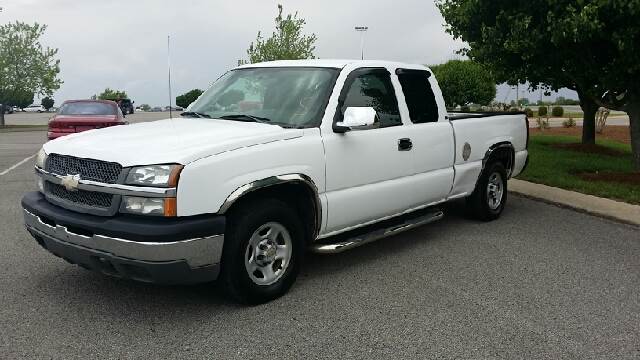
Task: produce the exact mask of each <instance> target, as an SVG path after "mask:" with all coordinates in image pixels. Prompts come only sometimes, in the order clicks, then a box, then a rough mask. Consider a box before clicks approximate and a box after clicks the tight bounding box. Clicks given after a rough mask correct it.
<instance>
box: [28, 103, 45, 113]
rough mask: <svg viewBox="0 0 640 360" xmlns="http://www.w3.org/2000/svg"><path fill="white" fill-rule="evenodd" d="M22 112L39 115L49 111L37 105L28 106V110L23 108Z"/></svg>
mask: <svg viewBox="0 0 640 360" xmlns="http://www.w3.org/2000/svg"><path fill="white" fill-rule="evenodd" d="M22 111H24V112H38V113H42V112H45V111H47V110H46V109H45V108H44V106H42V105H36V104H33V105H29V106H27V107H26V108H22Z"/></svg>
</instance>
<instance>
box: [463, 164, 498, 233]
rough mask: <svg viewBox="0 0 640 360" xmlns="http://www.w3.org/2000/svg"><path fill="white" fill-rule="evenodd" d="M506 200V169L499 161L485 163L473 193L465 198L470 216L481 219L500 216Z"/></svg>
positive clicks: (491, 218) (492, 218) (485, 219)
mask: <svg viewBox="0 0 640 360" xmlns="http://www.w3.org/2000/svg"><path fill="white" fill-rule="evenodd" d="M506 202H507V171H506V170H505V168H504V166H503V165H502V164H501V163H499V162H492V163H489V164H487V166H486V167H485V169H484V171H483V172H482V174H480V178H479V179H478V184H477V185H476V188H475V190H474V191H473V194H471V196H469V197H468V198H467V206H468V209H469V212H470V214H471V216H473V217H474V218H476V219H479V220H483V221H491V220H495V219H497V218H498V217H500V214H502V211H503V210H504V207H505V205H506Z"/></svg>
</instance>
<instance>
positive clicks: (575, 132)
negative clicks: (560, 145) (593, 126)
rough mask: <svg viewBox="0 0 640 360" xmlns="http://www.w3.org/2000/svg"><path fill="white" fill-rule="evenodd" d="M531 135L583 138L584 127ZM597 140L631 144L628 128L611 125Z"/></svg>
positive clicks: (536, 130) (545, 131) (537, 131)
mask: <svg viewBox="0 0 640 360" xmlns="http://www.w3.org/2000/svg"><path fill="white" fill-rule="evenodd" d="M529 131H530V133H531V134H547V135H569V136H582V126H576V127H571V128H563V127H559V128H555V127H554V128H550V129H546V130H544V131H540V129H529ZM596 139H609V140H614V141H619V142H623V143H625V144H631V134H629V127H628V126H621V125H609V126H606V127H605V128H604V131H603V133H602V134H598V133H596Z"/></svg>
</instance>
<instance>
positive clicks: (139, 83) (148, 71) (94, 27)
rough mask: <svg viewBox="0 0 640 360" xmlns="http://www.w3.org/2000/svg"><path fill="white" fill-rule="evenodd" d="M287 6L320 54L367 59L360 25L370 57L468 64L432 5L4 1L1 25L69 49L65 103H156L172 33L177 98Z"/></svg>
mask: <svg viewBox="0 0 640 360" xmlns="http://www.w3.org/2000/svg"><path fill="white" fill-rule="evenodd" d="M278 3H281V4H283V5H284V9H285V13H287V12H292V13H293V12H296V11H297V12H298V13H299V14H300V15H301V16H302V17H303V18H305V19H306V21H307V25H306V27H305V32H307V33H315V34H316V35H317V36H318V41H317V44H316V45H317V49H316V56H318V57H320V58H325V59H327V58H341V59H343V58H359V57H360V37H359V36H360V35H359V34H358V33H356V32H355V31H354V29H353V28H354V26H356V25H364V26H368V27H369V31H368V32H367V33H366V40H365V58H368V59H383V60H397V61H403V62H410V63H420V64H437V63H441V62H445V61H447V60H449V59H455V58H458V56H457V55H456V54H455V50H457V49H459V48H461V47H462V46H463V45H464V44H462V43H461V42H458V41H454V40H453V39H452V37H451V36H450V35H448V34H447V33H446V32H445V31H444V27H443V24H444V20H443V19H442V17H441V16H440V13H439V12H438V10H437V8H436V7H435V5H434V2H433V1H430V0H395V1H394V0H377V1H365V0H340V1H338V0H322V1H318V0H315V1H314V0H279V1H272V0H246V1H221V0H218V1H216V0H180V1H165V0H109V1H106V0H0V7H2V8H3V11H2V12H1V13H0V23H7V22H12V21H15V20H20V21H25V22H30V23H31V22H34V21H37V22H39V23H42V24H47V25H48V26H49V28H48V29H47V32H46V36H45V38H44V40H43V42H44V44H45V45H46V46H50V47H57V48H59V59H60V61H61V77H62V79H63V80H64V84H63V85H62V87H61V88H60V90H58V91H57V92H56V94H55V96H54V98H55V99H56V102H57V103H58V104H59V103H61V102H62V101H63V100H66V99H78V98H87V97H90V96H91V95H93V94H96V93H99V92H101V91H102V90H103V89H104V88H105V87H111V88H114V89H123V90H125V91H127V93H128V94H129V96H130V97H131V98H132V99H133V100H135V101H136V104H143V103H147V104H150V105H152V106H154V105H166V104H167V102H168V93H167V35H170V36H171V65H172V66H171V67H172V84H173V91H174V97H175V95H179V94H181V93H184V92H186V91H188V90H190V89H193V88H201V89H206V88H207V87H208V86H209V84H210V83H211V82H212V81H214V80H215V79H216V78H218V77H219V76H220V75H221V74H223V73H224V72H225V71H227V70H228V69H230V68H232V67H234V66H236V65H237V61H238V59H246V58H247V55H246V50H247V47H248V46H249V44H250V43H251V42H252V41H254V40H255V38H256V34H257V32H258V31H259V30H261V31H262V32H263V33H266V34H271V32H272V31H273V28H274V18H275V16H276V12H277V9H276V5H277V4H278ZM525 95H526V94H525ZM561 95H563V96H567V97H574V96H572V95H571V93H570V92H568V91H563V92H562V93H561ZM521 96H522V94H521ZM529 96H530V97H531V98H535V99H537V98H538V95H529ZM514 98H515V90H509V89H508V87H505V86H501V87H499V91H498V96H497V99H498V100H499V101H504V100H505V99H506V100H511V99H514Z"/></svg>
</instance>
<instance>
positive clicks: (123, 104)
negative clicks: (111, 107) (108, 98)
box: [117, 99, 135, 114]
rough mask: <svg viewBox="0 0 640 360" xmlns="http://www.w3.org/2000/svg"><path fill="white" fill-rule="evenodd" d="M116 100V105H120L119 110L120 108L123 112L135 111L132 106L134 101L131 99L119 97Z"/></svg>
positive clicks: (131, 112)
mask: <svg viewBox="0 0 640 360" xmlns="http://www.w3.org/2000/svg"><path fill="white" fill-rule="evenodd" d="M117 102H118V105H120V110H122V113H123V114H133V112H134V111H135V110H134V107H133V104H134V103H135V101H131V99H120V100H118V101H117Z"/></svg>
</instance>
